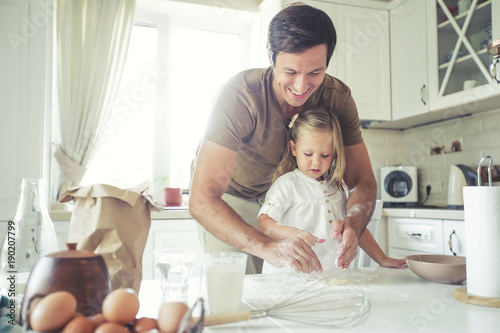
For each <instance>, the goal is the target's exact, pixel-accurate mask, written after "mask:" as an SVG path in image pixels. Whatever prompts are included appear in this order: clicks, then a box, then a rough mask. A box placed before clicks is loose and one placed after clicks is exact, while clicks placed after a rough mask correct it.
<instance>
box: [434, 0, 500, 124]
mask: <svg viewBox="0 0 500 333" xmlns="http://www.w3.org/2000/svg"><path fill="white" fill-rule="evenodd" d="M431 3H432V5H431V4H429V3H428V15H429V17H431V18H432V19H431V20H430V21H429V22H428V24H429V36H428V37H429V66H430V67H429V69H430V71H429V74H430V87H431V88H432V89H431V90H430V91H429V94H430V96H429V99H430V108H431V110H440V109H449V108H451V107H456V106H461V108H460V109H456V110H454V112H453V113H452V114H451V115H450V116H453V115H456V116H459V115H463V114H467V113H471V112H474V111H476V109H480V108H481V106H480V105H478V104H480V102H481V101H485V102H486V101H488V100H491V99H492V98H496V103H495V104H496V105H498V97H499V96H500V86H499V85H498V83H497V82H496V81H495V80H494V79H493V77H492V75H491V73H490V71H489V67H490V64H491V62H492V59H491V56H490V55H489V54H488V52H487V44H488V43H489V42H491V40H492V39H493V40H494V39H498V38H500V27H499V25H500V4H499V3H498V1H492V0H486V1H478V0H474V1H472V5H471V6H470V8H468V9H463V10H462V11H461V12H458V8H459V7H458V1H447V2H445V1H443V0H436V1H434V0H433V1H431Z"/></svg>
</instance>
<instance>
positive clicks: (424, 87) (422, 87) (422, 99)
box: [420, 84, 426, 105]
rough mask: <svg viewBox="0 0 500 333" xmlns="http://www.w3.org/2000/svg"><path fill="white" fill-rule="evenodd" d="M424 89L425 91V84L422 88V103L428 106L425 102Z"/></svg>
mask: <svg viewBox="0 0 500 333" xmlns="http://www.w3.org/2000/svg"><path fill="white" fill-rule="evenodd" d="M424 89H425V84H424V85H423V86H422V88H420V101H421V102H422V104H424V105H426V103H425V101H424Z"/></svg>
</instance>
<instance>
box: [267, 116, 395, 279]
mask: <svg viewBox="0 0 500 333" xmlns="http://www.w3.org/2000/svg"><path fill="white" fill-rule="evenodd" d="M289 128H290V129H289V138H290V141H289V145H288V146H287V148H286V150H285V152H284V154H283V158H282V160H281V162H280V164H279V166H278V168H277V170H276V172H275V174H274V182H273V185H272V186H271V188H270V189H269V191H268V192H267V194H266V199H265V202H264V204H263V205H262V208H261V209H260V211H259V215H258V216H259V218H258V227H259V230H261V231H262V232H264V233H266V234H267V235H269V236H270V237H271V238H274V239H288V238H292V237H294V236H297V235H299V237H301V238H303V239H304V240H305V241H306V242H307V243H308V244H309V245H310V246H312V245H313V244H315V243H318V244H316V245H315V246H314V251H315V252H316V255H317V256H318V258H319V260H320V261H321V265H322V267H323V269H324V270H325V269H334V268H336V267H337V265H336V258H337V255H338V253H337V252H338V246H339V245H338V241H337V240H336V239H332V238H331V237H330V234H331V232H332V231H331V223H332V222H333V221H335V220H336V219H339V220H344V218H345V216H346V205H347V195H346V192H347V191H346V189H345V184H343V182H342V178H343V174H344V169H345V158H344V149H343V143H342V135H341V130H340V125H339V123H338V120H337V119H336V118H335V117H334V116H332V115H330V114H329V113H328V112H327V111H326V110H324V109H321V108H314V109H310V110H307V111H304V112H302V113H300V114H297V115H295V116H294V118H293V119H292V121H291V122H290V124H289ZM316 237H318V238H320V239H324V240H325V241H324V242H317V238H316ZM359 245H360V246H361V248H362V249H363V250H364V251H365V252H366V253H367V254H368V255H369V256H370V257H371V258H372V259H374V260H375V261H376V262H377V263H378V264H379V265H380V266H384V267H397V268H402V267H403V265H404V264H405V260H404V259H400V260H397V259H392V258H388V257H387V256H386V255H385V254H384V252H383V251H382V249H381V248H380V247H379V246H378V244H377V243H376V241H375V239H374V238H373V236H372V234H371V233H370V231H369V230H368V229H365V231H364V232H363V234H362V235H361V237H360V239H359ZM298 259H299V258H296V259H295V260H298ZM283 264H284V265H285V266H286V263H285V262H284V263H283ZM277 271H281V268H278V267H274V266H272V265H270V264H268V263H266V262H265V263H264V268H263V273H270V272H277Z"/></svg>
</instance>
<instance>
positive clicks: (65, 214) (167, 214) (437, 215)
mask: <svg viewBox="0 0 500 333" xmlns="http://www.w3.org/2000/svg"><path fill="white" fill-rule="evenodd" d="M50 217H51V219H52V221H69V220H70V219H71V212H70V211H68V210H65V209H52V210H50ZM382 217H407V218H427V219H445V220H463V219H464V211H463V210H453V209H446V208H445V207H443V208H426V207H419V208H417V207H416V208H384V209H383V210H382ZM151 219H152V220H177V219H192V217H191V215H190V214H189V211H188V207H187V206H179V207H166V208H165V209H164V210H163V211H161V212H156V211H152V212H151Z"/></svg>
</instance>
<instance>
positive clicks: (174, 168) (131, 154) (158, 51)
mask: <svg viewBox="0 0 500 333" xmlns="http://www.w3.org/2000/svg"><path fill="white" fill-rule="evenodd" d="M165 3H168V2H165ZM165 3H164V4H165ZM179 6H180V5H179V4H176V5H175V8H173V9H172V8H170V9H169V10H168V11H167V12H166V14H162V13H161V11H160V12H158V11H156V12H155V13H154V14H153V13H151V11H149V12H146V11H139V12H138V14H137V15H136V24H135V26H134V28H133V31H132V36H131V40H130V45H129V52H128V56H127V61H126V64H125V69H124V73H123V77H122V82H121V86H120V92H119V94H118V96H117V100H116V103H115V107H114V109H113V114H112V119H111V123H112V126H111V127H110V128H109V130H108V131H107V132H106V135H105V137H103V139H102V142H101V143H100V144H99V146H98V147H97V148H96V150H95V155H94V158H93V159H92V161H91V163H90V165H89V166H88V172H87V174H86V175H85V177H84V179H83V181H82V183H83V184H94V183H107V184H112V185H114V186H118V187H122V188H127V187H132V186H135V185H137V184H139V183H141V182H142V181H144V180H146V179H149V180H150V181H151V182H152V183H153V187H154V188H153V195H154V197H155V199H156V200H157V201H159V202H163V195H162V189H161V187H162V186H170V187H181V188H184V189H186V188H188V186H189V182H190V178H191V163H192V161H193V159H194V157H195V153H196V149H197V147H198V145H199V143H200V142H201V139H202V137H203V133H204V131H205V126H206V122H207V120H208V117H209V115H210V110H211V105H212V102H213V98H214V97H215V95H216V92H217V90H218V89H219V87H220V86H221V85H222V84H223V83H224V82H225V81H226V80H228V79H229V78H230V77H231V76H233V75H235V74H236V73H238V72H240V71H241V70H244V69H245V68H249V67H250V66H249V61H248V59H249V55H248V50H249V49H250V48H249V45H248V40H249V37H248V36H249V28H248V26H249V25H250V24H251V23H249V22H251V21H252V20H255V19H256V17H257V16H258V15H256V14H255V13H251V14H250V13H246V14H245V17H246V19H245V20H236V21H235V20H234V15H232V20H233V21H232V22H234V23H230V22H228V21H227V20H224V19H223V16H224V15H221V13H220V12H219V13H217V12H216V10H215V9H213V7H206V6H198V5H190V6H196V8H198V9H200V8H201V10H200V11H198V10H197V11H189V16H188V17H189V19H186V16H185V13H186V12H185V11H184V10H183V9H182V8H181V10H179V8H180V7H179ZM182 6H188V5H186V4H183V5H182ZM183 8H187V7H183ZM207 10H208V11H209V12H210V13H207V12H206V11H207ZM214 11H215V12H214ZM198 12H199V13H201V17H202V19H196V17H193V15H199V14H197V13H198ZM210 17H212V18H213V19H210ZM194 22H196V23H194ZM242 22H243V23H244V24H242Z"/></svg>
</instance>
